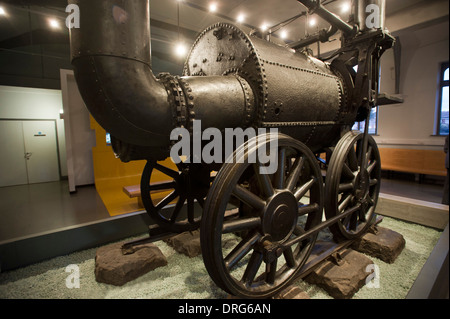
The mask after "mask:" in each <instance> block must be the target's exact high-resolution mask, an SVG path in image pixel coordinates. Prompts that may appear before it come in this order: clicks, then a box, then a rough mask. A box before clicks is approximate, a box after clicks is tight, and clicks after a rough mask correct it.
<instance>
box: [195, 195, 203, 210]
mask: <svg viewBox="0 0 450 319" xmlns="http://www.w3.org/2000/svg"><path fill="white" fill-rule="evenodd" d="M195 199H196V200H197V203H198V204H199V205H200V207H201V208H203V206H204V205H205V200H204V199H203V198H201V197H196V198H195Z"/></svg>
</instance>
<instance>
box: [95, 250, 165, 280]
mask: <svg viewBox="0 0 450 319" xmlns="http://www.w3.org/2000/svg"><path fill="white" fill-rule="evenodd" d="M122 245H123V243H115V244H111V245H107V246H103V247H100V248H99V249H98V250H97V253H96V256H95V279H96V281H97V282H101V283H106V284H110V285H114V286H122V285H124V284H126V283H127V282H129V281H131V280H134V279H136V278H138V277H140V276H142V275H144V274H146V273H148V272H149V271H151V270H154V269H156V268H158V267H162V266H165V265H167V259H166V257H165V256H164V255H163V253H162V252H161V250H160V249H159V248H158V247H157V246H156V245H154V244H151V243H150V244H143V245H138V246H135V247H134V253H132V254H128V255H124V254H123V253H122V249H121V247H122Z"/></svg>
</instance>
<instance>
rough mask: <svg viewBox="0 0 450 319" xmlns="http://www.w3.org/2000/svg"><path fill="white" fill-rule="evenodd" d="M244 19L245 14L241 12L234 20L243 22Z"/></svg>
mask: <svg viewBox="0 0 450 319" xmlns="http://www.w3.org/2000/svg"><path fill="white" fill-rule="evenodd" d="M244 20H245V15H244V14H242V13H241V14H240V15H238V17H237V19H236V21H237V22H239V23H242V22H244Z"/></svg>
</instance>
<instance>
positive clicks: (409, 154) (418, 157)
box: [380, 148, 447, 176]
mask: <svg viewBox="0 0 450 319" xmlns="http://www.w3.org/2000/svg"><path fill="white" fill-rule="evenodd" d="M380 157H381V169H382V170H387V171H397V172H405V173H414V174H420V175H437V176H446V174H447V171H446V169H445V153H444V151H434V150H416V149H406V148H405V149H403V148H380Z"/></svg>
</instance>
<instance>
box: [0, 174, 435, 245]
mask: <svg viewBox="0 0 450 319" xmlns="http://www.w3.org/2000/svg"><path fill="white" fill-rule="evenodd" d="M442 188H443V186H442V184H441V183H440V182H436V181H433V180H431V181H430V180H424V181H422V182H421V183H419V182H416V181H415V180H414V176H409V175H404V174H397V175H394V176H393V177H390V178H383V179H382V183H381V193H385V194H389V195H396V196H401V197H406V198H413V199H418V200H422V201H427V202H433V203H441V200H442ZM107 218H109V214H108V211H107V209H106V207H105V205H104V204H103V202H102V200H101V198H100V196H99V195H98V194H97V192H96V190H95V187H94V186H83V187H77V192H76V193H73V194H70V193H69V191H68V182H67V181H61V182H55V183H44V184H34V185H23V186H12V187H3V188H0V242H2V241H5V240H10V239H13V238H19V237H24V236H30V235H33V234H38V233H43V232H48V231H52V230H54V229H59V228H64V227H71V226H74V225H78V224H84V223H89V222H94V221H99V220H103V219H107Z"/></svg>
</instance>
